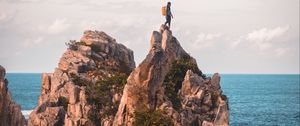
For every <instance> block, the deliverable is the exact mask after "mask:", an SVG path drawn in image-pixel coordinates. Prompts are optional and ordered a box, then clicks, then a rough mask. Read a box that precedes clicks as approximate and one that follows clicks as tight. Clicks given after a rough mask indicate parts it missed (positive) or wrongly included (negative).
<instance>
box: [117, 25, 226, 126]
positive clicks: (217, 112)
mask: <svg viewBox="0 0 300 126" xmlns="http://www.w3.org/2000/svg"><path fill="white" fill-rule="evenodd" d="M186 68H191V69H189V70H187V69H186ZM174 72H175V73H176V74H174ZM194 72H196V73H197V74H196V73H194ZM177 80H178V81H177ZM182 80H183V81H182ZM174 82H175V83H174ZM143 112H144V114H143ZM149 113H155V114H150V115H147V114H149ZM157 113H159V114H157ZM143 115H147V116H143ZM154 115H156V116H154ZM157 115H158V116H157ZM152 117H153V118H159V119H158V120H156V121H157V122H160V121H161V120H164V121H161V123H166V122H167V124H163V125H176V126H198V125H207V126H210V125H211V126H226V125H228V124H229V122H228V104H227V98H226V96H225V95H222V90H221V89H220V75H219V74H214V76H213V77H212V78H207V77H205V76H204V75H203V74H202V72H201V71H200V70H199V69H198V67H197V64H196V60H195V59H194V58H192V57H191V56H189V54H187V53H186V52H185V51H184V50H183V49H182V47H181V46H180V44H179V42H178V41H177V39H176V38H175V37H173V36H172V32H171V31H170V30H168V29H167V28H165V26H163V25H162V27H161V29H160V32H157V31H154V32H153V33H152V38H151V48H150V51H149V54H148V55H147V57H146V59H145V60H144V61H143V62H142V63H141V64H140V65H139V66H138V67H137V68H136V69H134V71H133V72H132V73H131V74H130V76H129V77H128V80H127V84H126V85H125V88H124V92H123V96H122V99H121V103H120V105H119V109H118V112H117V114H116V116H115V120H114V124H113V125H114V126H120V125H126V126H131V125H144V124H145V123H147V121H148V119H149V120H150V119H152ZM139 122H143V124H141V123H139ZM148 125H157V123H153V122H152V123H151V120H150V121H149V123H148Z"/></svg>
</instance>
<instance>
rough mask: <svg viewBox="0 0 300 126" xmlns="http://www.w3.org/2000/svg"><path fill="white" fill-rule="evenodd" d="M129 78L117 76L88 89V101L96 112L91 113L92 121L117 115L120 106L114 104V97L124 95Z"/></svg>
mask: <svg viewBox="0 0 300 126" xmlns="http://www.w3.org/2000/svg"><path fill="white" fill-rule="evenodd" d="M127 77H128V75H126V74H115V75H113V76H111V77H104V78H103V79H102V80H99V81H98V82H96V83H95V84H90V85H88V86H87V87H86V93H87V96H88V99H87V100H88V102H89V103H91V104H92V105H93V109H94V112H93V113H91V118H92V119H98V118H96V117H101V118H103V117H108V116H110V115H115V114H116V113H117V111H118V107H119V105H118V104H116V103H113V101H112V99H113V95H114V94H119V93H122V91H123V88H124V86H125V84H126V80H127ZM98 120H99V119H98Z"/></svg>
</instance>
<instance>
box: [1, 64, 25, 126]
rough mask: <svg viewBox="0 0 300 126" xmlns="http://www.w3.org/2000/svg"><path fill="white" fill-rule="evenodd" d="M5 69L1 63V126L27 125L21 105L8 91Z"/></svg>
mask: <svg viewBox="0 0 300 126" xmlns="http://www.w3.org/2000/svg"><path fill="white" fill-rule="evenodd" d="M5 74H6V73H5V69H4V68H3V67H2V66H1V65H0V126H25V125H26V120H25V118H24V116H23V115H22V112H21V107H20V105H18V104H16V103H15V102H14V101H13V100H12V96H11V93H10V92H9V91H8V87H7V86H8V81H7V79H6V78H5Z"/></svg>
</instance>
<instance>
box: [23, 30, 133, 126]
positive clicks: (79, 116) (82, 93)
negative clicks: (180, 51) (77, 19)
mask: <svg viewBox="0 0 300 126" xmlns="http://www.w3.org/2000/svg"><path fill="white" fill-rule="evenodd" d="M67 45H68V46H69V48H68V50H67V51H66V52H65V53H64V54H63V56H62V57H61V59H60V61H59V64H58V68H56V69H55V71H54V73H50V74H46V73H44V74H43V75H42V88H41V95H40V97H39V102H38V107H36V108H35V109H34V110H33V112H32V113H31V114H30V117H29V121H28V124H29V125H30V126H40V125H45V126H46V125H49V126H50V125H51V126H52V125H57V126H59V125H66V126H74V125H109V124H111V123H112V121H113V116H114V114H115V112H111V113H109V114H105V115H106V116H105V117H104V116H102V115H103V114H102V113H104V112H107V111H106V108H105V106H104V105H105V104H104V103H102V102H105V103H112V104H116V105H115V106H116V108H118V107H117V105H118V102H119V101H120V98H118V97H120V96H121V95H122V92H120V93H119V92H117V91H116V90H115V89H116V88H115V87H118V82H116V84H112V85H106V86H107V87H108V86H110V87H111V88H110V89H107V90H109V91H107V90H104V89H103V90H102V87H103V86H102V85H101V84H102V81H105V80H107V79H112V78H114V77H116V76H117V75H118V77H119V75H128V74H129V73H130V72H131V71H132V69H133V68H135V63H134V58H133V52H132V51H131V50H130V49H128V48H126V47H125V46H124V45H122V44H119V43H117V42H116V40H115V39H113V38H112V37H110V36H108V35H107V34H106V33H104V32H99V31H85V32H84V35H83V37H82V38H81V41H79V42H76V41H70V42H69V43H67ZM126 77H127V76H126ZM118 79H119V78H118ZM125 81H126V80H125ZM119 85H120V84H119ZM101 86H102V87H101ZM121 86H122V85H121ZM121 86H120V87H121ZM97 91H98V92H97ZM99 91H103V92H104V91H105V92H106V93H109V94H105V97H104V96H99V95H98V94H100V93H101V92H99ZM104 99H106V101H104ZM99 100H103V101H101V102H95V101H99ZM108 110H110V109H108Z"/></svg>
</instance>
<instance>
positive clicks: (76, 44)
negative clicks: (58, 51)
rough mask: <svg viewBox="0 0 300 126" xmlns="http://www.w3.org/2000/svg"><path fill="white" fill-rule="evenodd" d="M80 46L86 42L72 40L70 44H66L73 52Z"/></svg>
mask: <svg viewBox="0 0 300 126" xmlns="http://www.w3.org/2000/svg"><path fill="white" fill-rule="evenodd" d="M78 45H85V42H83V41H79V42H78V41H76V40H70V41H69V42H66V46H67V47H68V48H69V49H71V50H77V49H78Z"/></svg>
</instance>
